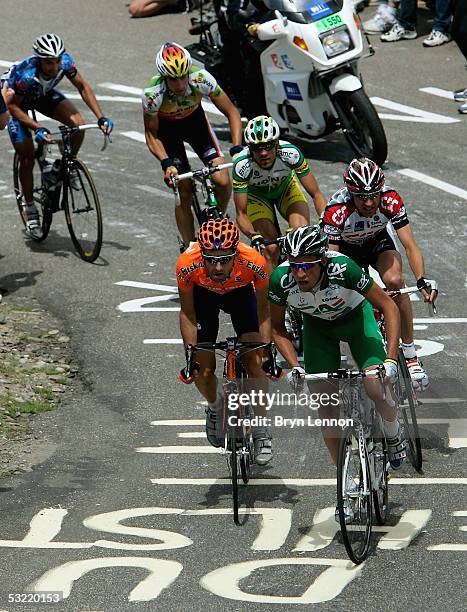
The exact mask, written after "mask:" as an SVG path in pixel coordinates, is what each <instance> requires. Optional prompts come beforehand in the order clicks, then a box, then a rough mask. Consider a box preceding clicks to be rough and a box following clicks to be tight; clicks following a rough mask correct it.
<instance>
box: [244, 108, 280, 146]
mask: <svg viewBox="0 0 467 612" xmlns="http://www.w3.org/2000/svg"><path fill="white" fill-rule="evenodd" d="M243 135H244V136H245V142H246V143H247V144H249V145H250V144H252V145H255V144H262V143H264V142H272V141H273V140H278V139H279V136H280V132H279V126H278V125H277V123H276V122H275V121H274V119H273V118H272V117H267V116H266V115H259V116H258V117H253V119H250V121H248V123H247V126H246V128H245V131H244V132H243Z"/></svg>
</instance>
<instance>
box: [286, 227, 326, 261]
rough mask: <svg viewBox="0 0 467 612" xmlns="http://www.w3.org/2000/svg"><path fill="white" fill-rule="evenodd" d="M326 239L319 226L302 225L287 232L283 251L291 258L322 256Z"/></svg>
mask: <svg viewBox="0 0 467 612" xmlns="http://www.w3.org/2000/svg"><path fill="white" fill-rule="evenodd" d="M327 246H328V237H327V236H326V234H323V233H322V232H321V229H320V226H319V225H304V226H302V227H299V228H297V229H295V230H293V231H292V232H289V233H288V234H287V236H286V238H285V240H284V247H283V248H284V251H285V252H286V253H287V255H289V256H291V257H300V256H301V255H321V256H322V255H324V253H325V251H326V248H327Z"/></svg>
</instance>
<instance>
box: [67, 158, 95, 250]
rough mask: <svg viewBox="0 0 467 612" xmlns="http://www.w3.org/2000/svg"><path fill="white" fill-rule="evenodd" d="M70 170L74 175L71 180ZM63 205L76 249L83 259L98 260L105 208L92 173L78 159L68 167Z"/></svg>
mask: <svg viewBox="0 0 467 612" xmlns="http://www.w3.org/2000/svg"><path fill="white" fill-rule="evenodd" d="M70 172H72V173H73V174H75V176H74V177H73V181H72V183H70ZM63 204H64V209H65V217H66V224H67V226H68V231H69V232H70V236H71V240H72V241H73V245H74V247H75V249H76V252H77V253H78V255H79V256H80V257H81V259H83V260H84V261H88V262H93V261H95V260H96V259H97V258H98V257H99V254H100V252H101V248H102V227H103V223H102V210H101V205H100V202H99V196H98V195H97V190H96V186H95V185H94V181H93V179H92V176H91V174H90V172H89V170H88V169H87V168H86V166H85V165H84V164H83V162H81V161H80V160H79V159H75V160H73V164H72V166H71V168H69V170H68V174H67V179H66V185H64V194H63Z"/></svg>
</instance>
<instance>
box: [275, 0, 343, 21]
mask: <svg viewBox="0 0 467 612" xmlns="http://www.w3.org/2000/svg"><path fill="white" fill-rule="evenodd" d="M264 4H265V5H266V6H267V7H268V9H269V10H271V11H280V12H281V13H282V15H284V17H287V19H290V21H295V22H297V23H313V22H315V21H319V20H320V19H323V18H324V17H328V15H333V14H334V13H338V12H339V11H341V10H342V6H343V4H344V0H264Z"/></svg>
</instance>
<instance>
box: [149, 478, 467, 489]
mask: <svg viewBox="0 0 467 612" xmlns="http://www.w3.org/2000/svg"><path fill="white" fill-rule="evenodd" d="M151 482H152V484H158V485H196V486H212V485H224V486H230V485H231V480H230V478H151ZM389 482H390V484H391V485H467V478H462V477H458V478H391V480H390V481H389ZM248 486H249V487H250V486H293V487H331V486H336V479H335V478H252V479H251V480H250V481H249V482H248Z"/></svg>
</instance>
